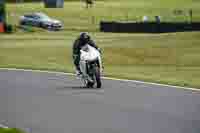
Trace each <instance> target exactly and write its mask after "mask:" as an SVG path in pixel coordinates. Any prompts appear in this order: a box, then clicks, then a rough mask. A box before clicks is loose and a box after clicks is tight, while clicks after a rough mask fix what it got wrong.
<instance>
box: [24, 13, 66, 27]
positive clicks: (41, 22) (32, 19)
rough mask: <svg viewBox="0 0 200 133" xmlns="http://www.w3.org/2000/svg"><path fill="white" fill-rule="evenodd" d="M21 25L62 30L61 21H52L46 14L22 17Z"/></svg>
mask: <svg viewBox="0 0 200 133" xmlns="http://www.w3.org/2000/svg"><path fill="white" fill-rule="evenodd" d="M20 25H31V26H37V27H42V28H45V29H49V30H61V29H63V24H62V22H61V21H59V20H56V19H52V18H50V17H49V16H47V15H46V14H44V13H32V14H27V15H24V16H21V17H20Z"/></svg>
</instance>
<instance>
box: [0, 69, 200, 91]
mask: <svg viewBox="0 0 200 133" xmlns="http://www.w3.org/2000/svg"><path fill="white" fill-rule="evenodd" d="M0 70H8V71H24V72H40V73H54V74H61V75H72V76H74V75H75V74H73V73H65V72H56V71H47V70H34V69H18V68H0ZM103 78H104V79H108V80H116V81H125V82H132V83H141V84H149V85H156V86H164V87H173V88H182V89H185V90H192V91H200V89H197V88H190V87H182V86H174V85H166V84H159V83H152V82H145V81H138V80H128V79H119V78H111V77H103Z"/></svg>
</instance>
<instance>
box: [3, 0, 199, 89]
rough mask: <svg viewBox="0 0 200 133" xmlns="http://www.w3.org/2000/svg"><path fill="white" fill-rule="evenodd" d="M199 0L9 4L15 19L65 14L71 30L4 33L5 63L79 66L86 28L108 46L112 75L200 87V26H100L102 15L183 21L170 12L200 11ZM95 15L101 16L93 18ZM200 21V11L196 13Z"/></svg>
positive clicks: (66, 69)
mask: <svg viewBox="0 0 200 133" xmlns="http://www.w3.org/2000/svg"><path fill="white" fill-rule="evenodd" d="M199 3H200V2H198V1H195V0H193V1H191V0H187V1H184V2H182V1H181V0H176V1H172V0H169V1H159V0H151V1H145V0H135V1H132V0H117V1H110V0H109V1H106V2H97V3H96V5H95V8H93V9H89V10H86V9H85V8H84V4H83V3H80V2H66V3H65V8H64V9H45V8H43V4H41V3H39V4H38V3H33V4H32V3H26V4H21V5H17V6H16V5H14V4H8V5H7V8H8V11H9V14H8V18H9V22H10V23H13V24H17V22H18V19H17V18H18V16H20V15H22V14H24V13H27V12H33V11H43V12H46V13H47V14H49V15H50V16H54V17H55V18H58V19H60V20H62V21H63V22H64V24H65V30H63V31H60V32H48V31H44V30H38V29H37V28H36V29H35V31H36V32H33V33H25V32H22V31H17V32H16V33H14V34H11V35H8V34H1V35H0V40H1V41H0V67H16V68H31V69H42V70H55V71H64V72H73V71H74V67H73V63H72V62H73V61H72V55H71V53H72V51H71V49H72V43H73V41H74V39H75V38H76V37H77V35H78V34H79V32H80V31H89V32H90V33H91V34H92V37H94V39H95V40H96V42H97V44H98V45H99V46H100V47H101V48H102V49H103V60H104V65H105V72H104V74H105V75H106V76H112V77H119V78H127V79H137V80H143V81H150V82H157V83H165V84H172V85H179V86H189V87H195V88H200V78H199V77H200V60H199V59H200V53H199V51H200V32H188V33H170V34H114V33H100V32H98V28H99V27H98V23H99V21H100V20H102V19H105V20H127V17H126V15H125V14H127V12H128V20H137V21H139V20H140V19H141V16H143V15H144V14H145V15H149V16H153V15H157V14H163V17H166V19H165V20H166V21H171V20H175V21H179V19H180V20H181V21H182V20H183V18H176V17H175V16H170V15H169V14H168V13H171V12H172V11H173V10H174V9H180V8H181V9H189V8H192V9H193V10H195V11H197V12H198V11H199V10H200V8H199ZM92 16H95V19H94V20H92ZM195 20H196V21H198V20H200V18H199V17H198V15H197V16H196V17H195Z"/></svg>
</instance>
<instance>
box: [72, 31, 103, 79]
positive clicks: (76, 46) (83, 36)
mask: <svg viewBox="0 0 200 133" xmlns="http://www.w3.org/2000/svg"><path fill="white" fill-rule="evenodd" d="M86 44H88V45H90V46H92V47H94V48H96V49H97V50H98V51H99V52H100V53H101V51H100V48H99V47H98V46H97V45H96V44H95V42H94V41H93V40H92V39H91V37H90V35H89V34H88V33H87V32H82V33H80V35H79V36H78V38H77V39H76V40H75V41H74V43H73V60H74V65H75V68H76V74H77V76H79V75H81V74H82V72H81V70H80V66H79V63H80V50H81V48H82V47H83V46H84V45H86Z"/></svg>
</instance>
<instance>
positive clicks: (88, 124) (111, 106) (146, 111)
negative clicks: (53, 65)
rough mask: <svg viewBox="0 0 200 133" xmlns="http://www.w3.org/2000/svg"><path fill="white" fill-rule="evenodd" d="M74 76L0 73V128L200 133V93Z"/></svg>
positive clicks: (50, 132)
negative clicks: (96, 82) (99, 84)
mask: <svg viewBox="0 0 200 133" xmlns="http://www.w3.org/2000/svg"><path fill="white" fill-rule="evenodd" d="M80 86H81V83H80V80H77V79H76V78H75V77H74V76H69V75H66V74H56V73H40V72H24V71H9V70H0V124H5V125H6V126H10V127H18V128H21V129H24V130H26V131H28V132H29V133H200V92H199V91H191V90H184V89H182V88H175V87H167V86H159V85H150V84H145V83H137V82H128V81H115V80H103V88H102V89H86V88H82V87H80Z"/></svg>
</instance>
